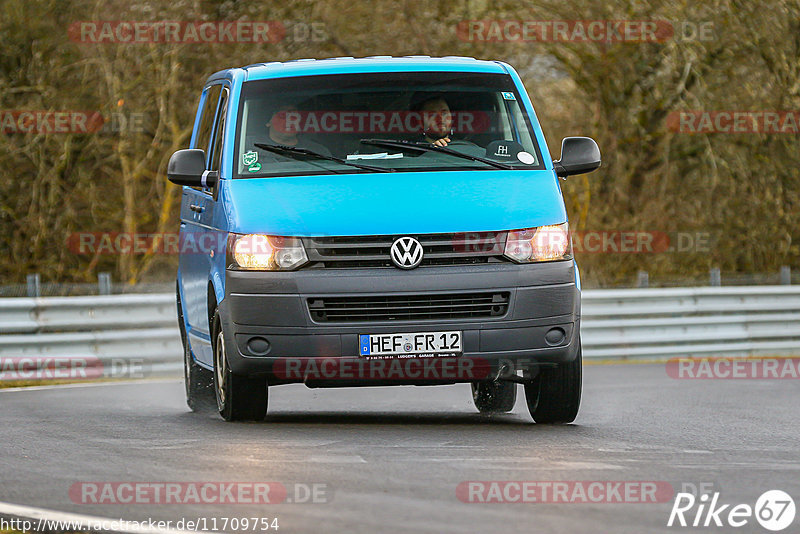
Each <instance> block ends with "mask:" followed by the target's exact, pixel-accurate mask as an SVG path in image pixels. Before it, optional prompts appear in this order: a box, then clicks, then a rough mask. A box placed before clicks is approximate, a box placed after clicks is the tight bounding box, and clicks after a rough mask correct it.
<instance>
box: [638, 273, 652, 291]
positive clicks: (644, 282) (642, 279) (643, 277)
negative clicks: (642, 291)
mask: <svg viewBox="0 0 800 534" xmlns="http://www.w3.org/2000/svg"><path fill="white" fill-rule="evenodd" d="M649 285H650V275H649V274H648V272H647V271H639V275H638V277H637V280H636V287H648V286H649Z"/></svg>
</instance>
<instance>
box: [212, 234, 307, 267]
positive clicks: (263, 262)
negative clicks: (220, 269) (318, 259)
mask: <svg viewBox="0 0 800 534" xmlns="http://www.w3.org/2000/svg"><path fill="white" fill-rule="evenodd" d="M228 257H229V262H228V263H229V264H232V265H233V267H236V268H239V269H248V270H253V271H288V270H291V269H295V268H297V267H300V266H301V265H303V264H304V263H306V262H308V256H306V250H305V249H304V248H303V243H302V242H301V241H300V239H299V238H297V237H278V236H272V235H262V234H244V235H236V234H230V236H229V238H228Z"/></svg>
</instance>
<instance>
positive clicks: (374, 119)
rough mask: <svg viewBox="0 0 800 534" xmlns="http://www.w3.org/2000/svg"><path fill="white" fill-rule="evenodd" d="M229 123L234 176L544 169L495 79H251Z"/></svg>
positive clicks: (428, 75)
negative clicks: (233, 131)
mask: <svg viewBox="0 0 800 534" xmlns="http://www.w3.org/2000/svg"><path fill="white" fill-rule="evenodd" d="M238 120H239V122H238V125H237V137H236V146H235V149H234V156H235V165H234V177H235V178H250V177H256V176H292V175H308V174H335V173H343V172H347V173H351V172H353V173H361V172H375V171H376V170H377V169H376V168H381V169H386V170H387V171H403V170H407V171H442V170H459V169H480V170H492V169H497V168H511V169H542V168H544V167H543V165H542V161H541V153H540V151H539V147H538V145H537V143H536V141H535V138H534V137H533V134H532V128H531V124H530V120H529V118H528V116H527V114H526V113H525V111H524V110H523V108H522V106H521V104H520V95H519V93H518V92H517V89H516V87H515V86H514V83H513V82H512V80H511V78H510V77H509V76H507V75H504V74H481V73H465V72H419V73H418V72H399V73H368V74H341V75H321V76H304V77H292V78H278V79H272V80H258V81H250V82H245V84H244V86H243V88H242V96H241V99H240V103H239V113H238ZM398 142H399V143H398ZM259 145H260V146H259ZM265 145H272V146H274V147H283V148H277V149H270V147H267V148H265ZM406 145H411V146H406ZM288 147H290V148H296V149H300V150H291V149H287V148H288ZM428 147H432V149H428Z"/></svg>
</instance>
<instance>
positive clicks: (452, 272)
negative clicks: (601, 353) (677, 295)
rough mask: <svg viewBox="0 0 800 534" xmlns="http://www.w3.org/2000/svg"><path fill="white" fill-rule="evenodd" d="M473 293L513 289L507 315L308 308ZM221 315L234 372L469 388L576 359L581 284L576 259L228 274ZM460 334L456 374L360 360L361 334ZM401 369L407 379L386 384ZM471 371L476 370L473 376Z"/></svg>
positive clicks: (276, 378)
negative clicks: (395, 316)
mask: <svg viewBox="0 0 800 534" xmlns="http://www.w3.org/2000/svg"><path fill="white" fill-rule="evenodd" d="M465 291H469V292H480V291H503V292H507V293H508V294H509V302H508V306H507V310H506V311H505V313H504V314H503V315H501V316H497V317H486V318H483V317H481V318H467V319H437V320H430V319H426V320H403V321H399V320H393V321H358V322H348V321H340V322H319V321H315V320H314V319H313V318H312V315H311V313H310V311H309V304H308V303H309V301H311V300H312V299H314V298H321V297H329V296H335V297H342V296H391V295H419V294H430V293H437V294H447V293H448V292H453V293H455V292H465ZM219 311H220V317H221V319H222V328H223V332H224V333H225V339H226V353H227V355H228V360H229V363H230V366H231V368H232V370H233V372H235V373H237V374H259V373H267V374H269V375H270V383H289V382H306V383H307V384H309V385H325V386H327V385H330V386H335V385H339V386H342V385H370V384H375V385H378V384H384V383H396V384H399V383H404V384H406V383H452V382H467V381H474V380H476V379H490V378H492V377H494V376H496V375H497V373H498V372H500V371H501V369H502V368H503V367H506V368H507V369H508V368H509V367H510V368H511V369H512V370H516V369H523V370H525V369H526V368H533V367H536V366H538V365H542V364H557V363H560V362H565V361H571V360H572V359H574V358H575V356H576V354H577V350H578V347H579V344H580V335H579V331H580V327H579V325H580V291H579V290H578V289H577V287H576V286H575V273H574V265H573V263H572V262H571V261H563V262H552V263H542V264H533V265H516V264H488V265H487V264H484V265H477V266H448V267H429V268H420V269H416V270H412V271H402V270H399V269H361V270H311V269H309V270H305V271H304V270H301V271H297V272H279V273H265V272H242V271H227V273H226V288H225V298H224V299H223V301H222V302H221V303H220V307H219ZM453 330H458V331H461V332H462V336H463V349H464V350H463V355H461V356H459V357H458V358H460V359H461V360H460V361H461V363H459V360H458V359H455V360H454V362H453V364H452V365H454V366H455V367H459V366H460V369H459V371H458V372H456V374H453V373H450V374H447V373H442V372H439V371H441V369H440V370H439V371H437V370H436V369H435V368H436V366H440V367H441V366H447V365H449V363H448V359H439V358H437V360H440V361H439V362H438V363H431V362H430V361H427V362H420V363H418V364H416V363H414V362H406V363H395V364H391V363H382V364H379V363H364V359H363V358H359V356H358V355H359V334H381V333H405V332H436V331H453ZM323 361H324V362H325V365H327V368H326V370H325V371H324V372H323V371H322V370H321V369H319V365H318V364H319V363H321V362H323ZM392 365H394V367H395V371H396V372H397V373H398V374H397V376H393V377H388V378H387V376H386V373H389V372H390V371H391V369H390V368H391V367H392ZM381 366H383V367H381ZM398 366H400V369H399V370H398ZM425 366H427V367H425ZM468 366H469V367H470V369H472V370H473V371H474V372H472V371H470V372H467V373H465V371H466V367H468ZM309 369H310V371H309ZM417 371H420V372H419V374H418V373H417ZM504 372H505V371H504ZM315 373H316V374H315ZM459 373H460V374H459Z"/></svg>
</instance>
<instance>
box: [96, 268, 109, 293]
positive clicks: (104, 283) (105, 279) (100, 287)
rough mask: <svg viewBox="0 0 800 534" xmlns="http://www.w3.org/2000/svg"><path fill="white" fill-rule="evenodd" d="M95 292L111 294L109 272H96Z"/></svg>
mask: <svg viewBox="0 0 800 534" xmlns="http://www.w3.org/2000/svg"><path fill="white" fill-rule="evenodd" d="M97 293H98V294H99V295H110V294H111V273H97Z"/></svg>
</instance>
